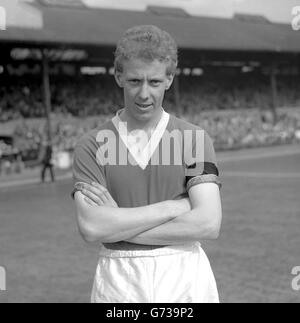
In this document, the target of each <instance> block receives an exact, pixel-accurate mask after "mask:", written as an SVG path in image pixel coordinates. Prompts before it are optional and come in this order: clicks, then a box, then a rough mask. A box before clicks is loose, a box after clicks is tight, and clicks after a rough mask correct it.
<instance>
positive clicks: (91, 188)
mask: <svg viewBox="0 0 300 323" xmlns="http://www.w3.org/2000/svg"><path fill="white" fill-rule="evenodd" d="M75 187H76V189H79V190H81V191H83V190H85V191H87V192H90V193H93V195H92V196H96V197H97V201H98V200H99V199H100V201H102V202H104V203H105V202H106V200H107V197H106V196H105V195H104V192H103V191H102V190H100V189H98V188H96V187H94V186H92V185H90V184H87V183H78V184H76V185H75ZM93 200H94V198H93Z"/></svg>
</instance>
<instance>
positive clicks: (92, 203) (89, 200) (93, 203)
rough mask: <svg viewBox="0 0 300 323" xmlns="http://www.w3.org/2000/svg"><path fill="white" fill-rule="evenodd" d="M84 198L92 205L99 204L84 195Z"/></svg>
mask: <svg viewBox="0 0 300 323" xmlns="http://www.w3.org/2000/svg"><path fill="white" fill-rule="evenodd" d="M84 200H85V202H86V203H87V204H89V205H90V206H98V204H96V203H95V202H93V201H92V200H91V199H89V198H88V197H86V196H85V197H84Z"/></svg>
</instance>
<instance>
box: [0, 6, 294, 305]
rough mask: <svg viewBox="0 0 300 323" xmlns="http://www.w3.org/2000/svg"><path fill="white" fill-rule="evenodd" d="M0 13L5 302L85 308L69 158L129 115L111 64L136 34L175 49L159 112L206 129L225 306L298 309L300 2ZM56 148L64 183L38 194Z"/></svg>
mask: <svg viewBox="0 0 300 323" xmlns="http://www.w3.org/2000/svg"><path fill="white" fill-rule="evenodd" d="M298 5H300V4H299V3H298ZM0 8H2V10H0V266H4V267H5V268H6V270H7V290H6V291H1V290H0V302H86V301H88V298H89V291H90V289H91V285H92V279H93V274H94V269H95V266H96V262H97V248H98V246H87V245H85V244H84V243H83V242H82V241H81V240H80V237H79V234H78V232H77V229H76V221H75V217H74V214H75V213H74V206H73V204H72V200H71V198H70V192H71V190H72V183H71V176H72V174H71V166H72V153H73V149H74V147H75V145H76V142H77V140H78V139H79V138H80V137H81V136H82V135H83V134H85V133H86V132H88V131H89V130H91V129H93V128H95V127H97V126H98V125H100V124H102V123H103V122H105V121H106V120H108V119H110V118H111V117H112V116H113V115H114V113H115V112H116V111H117V110H118V109H120V108H122V92H121V91H120V89H119V88H118V87H117V86H116V84H115V81H114V77H113V52H114V49H115V45H116V42H117V40H118V39H119V38H120V37H121V35H122V33H123V32H124V31H125V30H126V29H127V28H129V27H131V26H133V25H138V24H154V25H157V26H159V27H161V28H162V29H164V30H166V31H168V32H169V33H170V34H171V35H172V36H173V37H174V38H175V40H176V41H177V43H178V45H179V66H178V70H177V76H176V78H175V81H174V83H173V86H172V88H171V89H170V90H169V91H168V92H167V95H166V100H165V104H164V108H165V110H166V111H168V112H169V113H171V114H174V115H176V116H178V117H180V118H184V119H186V120H188V121H190V122H192V123H195V124H197V125H200V126H201V127H202V128H204V129H205V130H206V131H207V132H208V133H209V135H210V136H211V137H212V138H213V140H214V145H215V148H216V150H217V156H218V160H219V167H220V171H221V176H222V181H223V190H222V199H223V214H224V220H223V230H222V235H221V237H220V239H219V240H218V241H215V242H204V245H205V250H207V252H208V255H209V258H210V259H211V262H212V266H213V269H214V271H215V274H216V278H217V281H218V284H219V288H220V296H221V301H223V302H299V301H300V292H299V291H297V290H295V288H293V286H294V287H295V285H292V280H293V278H294V276H293V274H292V269H293V268H294V267H295V266H299V265H300V251H299V245H300V236H299V229H300V204H299V189H300V181H299V179H300V172H299V165H300V149H299V143H300V30H299V29H300V8H299V7H297V1H294V0H276V1H274V0H273V1H271V0H265V1H258V0H256V1H250V0H218V1H213V2H212V1H208V0H176V1H168V0H160V1H155V0H152V1H151V0H143V1H141V0H139V1H135V0H132V1H130V0H128V1H123V0H119V1H117V0H115V1H106V0H102V1H101V0H86V1H84V0H32V1H29V0H27V1H25V0H23V1H21V0H0ZM47 142H48V143H49V142H50V143H51V145H52V148H53V152H52V154H50V155H49V156H48V159H49V160H51V162H52V163H53V165H54V173H55V182H54V183H51V184H50V183H48V182H49V181H50V178H49V175H48V176H46V183H45V184H44V185H41V184H40V182H41V170H42V168H43V163H44V159H45V145H46V143H47ZM46 175H47V173H46ZM296 289H297V288H296ZM299 289H300V286H299Z"/></svg>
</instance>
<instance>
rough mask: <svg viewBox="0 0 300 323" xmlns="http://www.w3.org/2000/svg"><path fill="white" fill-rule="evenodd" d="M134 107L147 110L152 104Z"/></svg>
mask: <svg viewBox="0 0 300 323" xmlns="http://www.w3.org/2000/svg"><path fill="white" fill-rule="evenodd" d="M136 105H137V106H138V107H139V108H140V109H148V108H150V107H152V103H150V104H143V103H136Z"/></svg>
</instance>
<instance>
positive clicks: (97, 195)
mask: <svg viewBox="0 0 300 323" xmlns="http://www.w3.org/2000/svg"><path fill="white" fill-rule="evenodd" d="M176 67H177V46H176V43H175V41H174V40H173V38H172V37H171V36H170V35H169V34H168V33H166V32H164V31H162V30H160V29H159V28H157V27H155V26H136V27H133V28H131V29H129V30H127V31H126V32H125V34H124V36H123V37H122V39H121V40H120V41H119V43H118V45H117V49H116V52H115V79H116V82H117V83H118V85H119V86H120V87H121V88H122V89H123V91H124V104H125V105H124V109H122V110H120V111H118V113H117V115H116V116H115V117H114V118H113V119H112V120H110V121H108V122H107V123H105V124H104V125H101V126H100V127H98V128H97V129H95V130H93V131H92V132H90V133H89V134H87V135H85V136H84V137H83V138H82V139H81V140H80V141H79V143H78V144H77V146H76V149H75V155H74V163H73V172H74V182H75V190H74V193H73V195H74V198H75V203H76V210H77V221H78V227H79V230H80V233H81V234H82V236H83V238H84V239H85V240H86V241H89V242H99V243H101V244H103V245H102V248H101V250H100V259H99V263H98V267H97V271H96V275H95V280H94V286H93V291H92V296H91V300H92V302H99V303H100V302H146V303H147V302H181V303H183V302H218V301H219V298H218V292H217V288H216V283H215V279H214V275H213V273H212V270H211V267H210V264H209V261H208V259H207V257H206V255H205V253H204V251H203V250H202V248H201V246H200V243H199V242H198V241H199V240H202V239H216V238H217V237H218V235H219V230H220V225H221V213H222V212H221V202H220V192H219V185H220V182H219V179H218V169H217V166H216V161H215V153H214V149H213V145H212V142H211V139H210V138H209V136H208V135H207V134H206V132H205V131H203V130H202V129H200V128H199V127H197V126H195V125H192V124H190V123H187V122H185V121H183V120H180V119H178V118H176V117H174V116H172V115H170V114H168V113H166V112H165V111H164V109H163V107H162V103H163V99H164V94H165V91H166V90H168V89H169V88H170V86H171V84H172V81H173V78H174V76H175V72H176ZM195 155H196V157H195Z"/></svg>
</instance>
